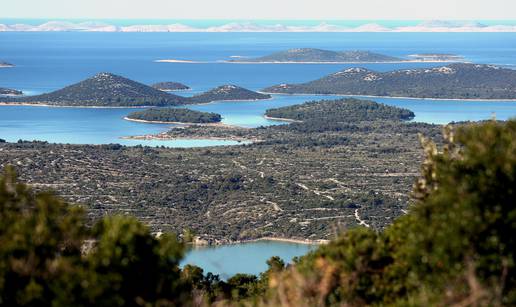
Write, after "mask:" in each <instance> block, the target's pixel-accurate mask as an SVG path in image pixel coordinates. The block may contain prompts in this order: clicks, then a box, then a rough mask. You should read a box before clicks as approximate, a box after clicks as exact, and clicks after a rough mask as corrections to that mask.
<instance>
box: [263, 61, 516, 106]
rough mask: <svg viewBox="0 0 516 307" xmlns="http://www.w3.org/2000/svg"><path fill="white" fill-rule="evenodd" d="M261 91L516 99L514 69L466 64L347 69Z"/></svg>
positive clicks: (515, 73)
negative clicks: (390, 68)
mask: <svg viewBox="0 0 516 307" xmlns="http://www.w3.org/2000/svg"><path fill="white" fill-rule="evenodd" d="M262 92H266V93H276V94H335V95H356V96H383V97H407V98H435V99H502V100H513V99H516V70H512V69H506V68H501V67H498V66H494V65H477V64H466V63H457V64H451V65H448V66H441V67H435V68H418V69H403V70H395V71H389V72H377V71H372V70H368V69H365V68H348V69H345V70H342V71H339V72H336V73H334V74H331V75H328V76H325V77H323V78H321V79H317V80H314V81H310V82H306V83H301V84H280V85H275V86H272V87H268V88H265V89H263V90H262Z"/></svg>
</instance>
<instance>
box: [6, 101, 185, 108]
mask: <svg viewBox="0 0 516 307" xmlns="http://www.w3.org/2000/svg"><path fill="white" fill-rule="evenodd" d="M8 106H20V107H47V108H79V109H145V108H159V107H158V106H66V105H63V106H61V105H54V104H48V103H27V102H0V107H8ZM180 106H183V105H175V106H164V107H180Z"/></svg>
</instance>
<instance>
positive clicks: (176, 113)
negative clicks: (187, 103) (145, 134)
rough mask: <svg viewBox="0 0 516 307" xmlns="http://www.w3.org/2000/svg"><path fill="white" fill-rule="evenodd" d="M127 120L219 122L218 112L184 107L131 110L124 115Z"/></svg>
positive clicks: (189, 122)
mask: <svg viewBox="0 0 516 307" xmlns="http://www.w3.org/2000/svg"><path fill="white" fill-rule="evenodd" d="M125 119H127V120H133V121H140V122H148V123H176V124H177V123H187V124H192V123H193V124H208V123H219V122H220V121H221V120H222V117H221V116H220V114H217V113H209V112H200V111H194V110H190V109H184V108H150V109H146V110H142V111H136V112H133V113H131V114H129V115H127V116H126V117H125Z"/></svg>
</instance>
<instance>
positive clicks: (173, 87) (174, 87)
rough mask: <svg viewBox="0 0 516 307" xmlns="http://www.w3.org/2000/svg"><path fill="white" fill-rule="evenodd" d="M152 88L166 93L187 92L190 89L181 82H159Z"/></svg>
mask: <svg viewBox="0 0 516 307" xmlns="http://www.w3.org/2000/svg"><path fill="white" fill-rule="evenodd" d="M151 86H152V87H153V88H155V89H157V90H160V91H164V92H173V91H185V90H189V89H190V87H189V86H187V85H184V84H183V83H179V82H159V83H154V84H152V85H151Z"/></svg>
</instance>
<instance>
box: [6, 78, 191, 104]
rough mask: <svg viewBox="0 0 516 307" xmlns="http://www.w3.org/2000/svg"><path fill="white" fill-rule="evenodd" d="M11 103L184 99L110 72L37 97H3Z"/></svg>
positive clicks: (169, 101) (177, 101)
mask: <svg viewBox="0 0 516 307" xmlns="http://www.w3.org/2000/svg"><path fill="white" fill-rule="evenodd" d="M0 101H7V102H14V103H34V104H50V105H57V106H98V107H113V106H118V107H120V106H126V107H133V106H174V105H181V104H185V103H186V98H184V97H180V96H176V95H172V94H167V93H164V92H162V91H159V90H157V89H154V88H152V87H150V86H147V85H144V84H141V83H138V82H135V81H132V80H129V79H126V78H124V77H121V76H117V75H114V74H110V73H99V74H97V75H95V76H93V77H91V78H89V79H86V80H84V81H81V82H79V83H76V84H73V85H70V86H67V87H65V88H63V89H60V90H57V91H54V92H51V93H47V94H42V95H36V96H27V97H21V98H16V99H13V98H9V99H7V98H4V99H3V100H2V99H0Z"/></svg>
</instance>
